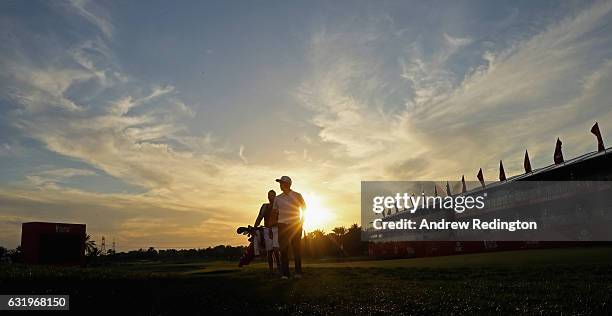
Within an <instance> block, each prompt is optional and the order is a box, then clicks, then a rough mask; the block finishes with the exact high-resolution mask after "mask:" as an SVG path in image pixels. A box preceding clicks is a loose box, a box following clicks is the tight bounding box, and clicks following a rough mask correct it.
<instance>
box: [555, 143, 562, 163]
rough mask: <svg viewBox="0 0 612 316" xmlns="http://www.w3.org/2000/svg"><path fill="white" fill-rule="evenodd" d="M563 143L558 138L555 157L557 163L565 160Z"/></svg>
mask: <svg viewBox="0 0 612 316" xmlns="http://www.w3.org/2000/svg"><path fill="white" fill-rule="evenodd" d="M561 145H563V143H562V142H561V140H560V139H559V138H557V144H556V145H555V155H554V156H553V159H554V160H555V165H558V164H560V163H562V162H563V151H562V150H561Z"/></svg>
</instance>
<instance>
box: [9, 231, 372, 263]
mask: <svg viewBox="0 0 612 316" xmlns="http://www.w3.org/2000/svg"><path fill="white" fill-rule="evenodd" d="M245 250H246V246H229V245H218V246H214V247H207V248H197V249H196V248H192V249H156V248H154V247H149V248H147V249H142V248H141V249H138V250H130V251H126V252H116V253H115V252H114V251H113V250H112V249H109V250H107V251H106V252H105V253H102V252H101V251H100V249H99V248H98V246H97V245H96V242H95V241H94V240H93V239H91V237H90V236H89V235H87V236H86V239H85V253H86V256H87V258H88V261H90V262H128V261H138V260H185V259H211V260H230V261H233V260H238V259H239V258H240V256H241V255H242V254H243V253H244V251H245ZM302 253H303V257H305V258H342V257H355V256H364V255H367V242H363V241H361V228H360V227H359V225H357V224H353V225H351V226H350V227H349V228H346V227H344V226H339V227H336V228H334V229H332V231H331V232H329V233H326V232H325V231H324V230H321V229H317V230H314V231H311V232H307V233H305V234H304V238H303V239H302ZM20 257H21V247H17V248H15V249H10V250H9V249H6V248H4V247H1V246H0V258H4V259H3V260H4V261H5V262H6V261H10V262H19V261H20Z"/></svg>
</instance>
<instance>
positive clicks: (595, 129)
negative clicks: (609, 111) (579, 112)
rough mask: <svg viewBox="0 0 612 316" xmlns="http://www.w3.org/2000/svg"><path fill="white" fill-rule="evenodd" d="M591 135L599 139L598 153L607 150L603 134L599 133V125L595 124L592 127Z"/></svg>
mask: <svg viewBox="0 0 612 316" xmlns="http://www.w3.org/2000/svg"><path fill="white" fill-rule="evenodd" d="M591 133H593V134H595V136H596V137H597V152H602V151H604V150H606V147H605V146H604V143H603V139H601V132H600V131H599V124H597V122H595V125H593V127H591Z"/></svg>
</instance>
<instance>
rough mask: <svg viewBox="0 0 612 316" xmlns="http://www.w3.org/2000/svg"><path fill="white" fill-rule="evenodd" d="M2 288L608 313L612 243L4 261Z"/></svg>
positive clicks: (214, 300) (188, 304)
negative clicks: (345, 254)
mask: <svg viewBox="0 0 612 316" xmlns="http://www.w3.org/2000/svg"><path fill="white" fill-rule="evenodd" d="M0 292H1V293H2V294H8V293H12V294H26V293H31V294H44V293H48V294H51V293H54V294H70V295H71V300H70V304H71V309H72V310H73V311H74V310H78V311H80V312H90V313H104V312H107V311H117V312H118V311H123V312H130V313H133V314H153V315H157V314H205V313H206V314H209V313H211V312H214V313H215V314H219V313H227V314H241V313H245V314H251V313H263V312H265V313H272V314H387V313H393V314H425V313H427V314H430V313H444V314H449V313H453V314H474V313H478V314H491V313H500V312H501V313H513V314H551V313H555V314H558V313H563V314H611V313H612V307H611V305H610V304H612V298H611V297H612V248H610V247H596V248H570V249H550V250H528V251H510V252H498V253H488V254H473V255H462V256H452V257H436V258H422V259H402V260H362V261H350V260H348V261H345V262H335V261H333V260H320V261H308V262H307V263H306V265H305V272H304V278H302V279H299V280H296V279H290V280H281V279H279V278H278V277H276V276H269V275H268V274H267V266H266V265H264V264H263V263H256V264H253V265H250V266H248V267H245V268H242V269H239V268H237V266H236V263H234V262H188V263H155V262H141V263H134V264H126V265H121V266H112V267H95V268H57V267H26V266H19V265H14V266H1V267H0Z"/></svg>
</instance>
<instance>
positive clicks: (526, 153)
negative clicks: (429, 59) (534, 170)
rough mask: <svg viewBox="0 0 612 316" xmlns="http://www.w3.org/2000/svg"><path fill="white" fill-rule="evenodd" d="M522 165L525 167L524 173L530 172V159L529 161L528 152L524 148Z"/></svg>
mask: <svg viewBox="0 0 612 316" xmlns="http://www.w3.org/2000/svg"><path fill="white" fill-rule="evenodd" d="M523 167H525V173H530V172H531V161H529V153H528V152H527V149H525V161H523Z"/></svg>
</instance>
